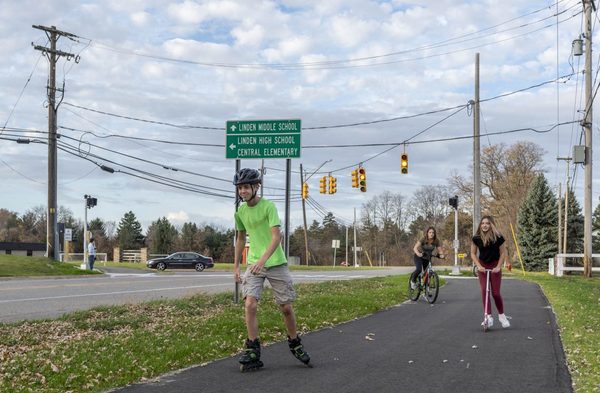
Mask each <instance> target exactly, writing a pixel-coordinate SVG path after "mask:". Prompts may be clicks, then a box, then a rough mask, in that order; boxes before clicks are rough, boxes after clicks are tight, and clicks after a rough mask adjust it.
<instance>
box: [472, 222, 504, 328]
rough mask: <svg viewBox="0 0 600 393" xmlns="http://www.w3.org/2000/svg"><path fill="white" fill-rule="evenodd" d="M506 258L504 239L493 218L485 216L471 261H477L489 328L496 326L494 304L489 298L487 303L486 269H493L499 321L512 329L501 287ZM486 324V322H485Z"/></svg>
mask: <svg viewBox="0 0 600 393" xmlns="http://www.w3.org/2000/svg"><path fill="white" fill-rule="evenodd" d="M505 256H506V248H505V246H504V237H503V236H502V234H501V233H500V232H499V231H498V229H497V228H496V223H495V222H494V218H493V217H492V216H484V217H482V218H481V221H480V222H479V227H478V228H477V232H476V233H475V236H473V242H472V243H471V259H472V260H473V261H475V264H476V265H477V270H478V276H479V286H480V287H481V299H482V301H483V303H484V304H483V307H484V309H485V310H487V314H486V316H485V318H486V320H487V326H488V327H491V326H492V325H493V324H494V319H493V318H492V302H491V300H490V299H489V297H488V298H487V304H485V303H486V279H487V277H486V273H485V269H491V270H492V272H491V274H490V276H491V277H490V286H491V292H492V297H493V298H494V303H496V309H497V310H498V320H499V321H500V324H501V325H502V327H503V328H508V327H510V322H509V321H508V318H506V315H504V303H503V301H502V296H501V295H500V285H501V283H502V261H503V260H504V258H505ZM484 323H485V321H484Z"/></svg>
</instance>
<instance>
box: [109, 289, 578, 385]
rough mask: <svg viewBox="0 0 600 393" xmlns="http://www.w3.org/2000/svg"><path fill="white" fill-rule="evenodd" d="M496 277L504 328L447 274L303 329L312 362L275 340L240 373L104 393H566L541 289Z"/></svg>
mask: <svg viewBox="0 0 600 393" xmlns="http://www.w3.org/2000/svg"><path fill="white" fill-rule="evenodd" d="M502 285H503V287H502V293H503V297H504V302H505V308H506V314H507V315H508V316H511V317H512V320H511V322H512V327H511V328H509V329H502V328H501V327H500V324H499V323H498V321H497V318H495V325H494V327H493V328H492V329H491V331H489V332H487V333H483V331H482V329H481V326H480V322H481V319H482V303H481V299H480V295H479V293H480V292H479V287H478V283H477V281H476V280H475V279H471V280H466V279H460V280H458V279H457V280H455V279H448V280H447V284H446V285H445V286H444V287H442V288H441V289H440V296H439V298H438V300H437V302H436V304H435V305H433V306H431V305H429V304H427V303H425V302H424V301H423V300H419V301H418V302H416V303H404V304H401V305H399V306H397V307H393V308H391V309H389V310H386V311H383V312H379V313H377V314H374V315H371V316H368V317H365V318H362V319H359V320H356V321H352V322H349V323H345V324H341V325H338V326H335V327H333V328H330V329H324V330H320V331H317V332H313V333H310V334H307V335H305V336H304V337H303V342H304V344H305V347H306V349H307V351H308V352H309V353H310V354H311V357H312V361H311V363H312V364H313V366H314V368H307V367H306V366H304V365H303V364H302V363H300V362H299V361H298V360H296V359H295V358H294V357H293V356H292V355H291V354H290V353H289V350H288V348H287V343H284V342H280V343H276V344H273V345H271V346H268V347H266V348H263V351H262V360H263V361H264V363H265V367H264V368H263V369H261V370H260V371H257V372H251V373H245V374H242V373H240V372H239V364H238V362H237V357H234V358H227V359H222V360H218V361H216V362H213V363H210V364H208V365H205V366H196V367H192V368H189V369H186V370H182V371H179V372H176V373H173V374H169V375H164V376H162V377H160V378H158V379H156V380H153V381H150V382H147V383H141V384H136V385H131V386H128V387H125V388H122V389H117V390H114V391H116V392H122V393H129V392H136V393H137V392H140V393H141V392H144V393H153V392H156V393H158V392H160V393H184V392H211V393H213V392H259V391H260V392H315V393H316V392H323V393H335V392H357V393H359V392H360V393H364V392H378V393H379V392H390V393H391V392H486V393H489V392H498V393H500V392H503V393H505V392H531V393H534V392H535V393H538V392H545V393H554V392H556V393H559V392H561V393H563V392H565V393H567V392H572V388H571V379H570V375H569V374H568V370H567V367H566V364H565V357H564V353H563V350H562V346H561V344H560V339H559V337H558V333H557V328H556V323H555V320H554V316H553V314H552V311H551V310H550V308H549V307H548V304H547V302H546V299H545V297H544V296H543V294H542V292H541V290H540V289H539V287H538V286H537V285H535V284H532V283H529V282H525V281H521V280H504V281H503V282H502ZM348 299H349V301H351V297H349V298H348ZM335 306H336V305H332V307H335ZM299 317H300V318H301V317H302V316H301V315H300V316H299Z"/></svg>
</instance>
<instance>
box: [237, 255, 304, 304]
mask: <svg viewBox="0 0 600 393" xmlns="http://www.w3.org/2000/svg"><path fill="white" fill-rule="evenodd" d="M265 278H266V279H267V280H269V284H270V285H271V287H272V288H273V293H274V294H275V302H277V304H290V303H292V302H293V301H294V300H296V291H295V290H294V284H293V282H292V276H291V275H290V271H289V269H288V266H287V264H284V265H278V266H273V267H271V268H268V269H266V268H263V269H262V270H261V271H260V273H259V274H252V273H250V269H248V268H246V272H245V273H244V276H243V277H242V293H243V295H244V299H245V298H246V297H247V296H251V297H253V298H255V299H256V300H260V295H261V294H262V291H263V288H264V283H265Z"/></svg>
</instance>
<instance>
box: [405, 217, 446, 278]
mask: <svg viewBox="0 0 600 393" xmlns="http://www.w3.org/2000/svg"><path fill="white" fill-rule="evenodd" d="M434 251H437V253H435V252H434ZM413 252H414V255H413V262H414V264H415V271H414V272H412V274H411V275H410V286H411V288H412V289H415V288H416V286H417V283H416V279H417V276H418V275H419V273H421V271H422V270H423V269H427V266H428V265H429V262H430V261H431V256H432V255H438V256H439V257H440V258H444V251H443V250H442V247H441V245H440V241H439V240H438V238H437V231H436V230H435V228H434V227H432V226H430V227H428V228H427V230H426V231H425V235H424V236H423V238H422V239H420V240H418V241H417V242H416V243H415V246H414V247H413Z"/></svg>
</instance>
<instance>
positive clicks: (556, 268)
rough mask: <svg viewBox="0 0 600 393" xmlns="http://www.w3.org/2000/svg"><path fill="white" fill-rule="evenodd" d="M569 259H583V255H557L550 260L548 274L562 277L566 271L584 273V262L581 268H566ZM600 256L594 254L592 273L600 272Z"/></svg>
mask: <svg viewBox="0 0 600 393" xmlns="http://www.w3.org/2000/svg"><path fill="white" fill-rule="evenodd" d="M567 258H576V259H583V254H556V256H555V257H554V258H548V273H550V274H552V275H553V276H557V277H562V276H563V273H564V272H566V271H580V272H582V271H583V262H582V263H581V265H580V266H566V262H567ZM599 262H600V254H592V271H594V272H596V271H600V266H594V264H596V265H598V264H599Z"/></svg>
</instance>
